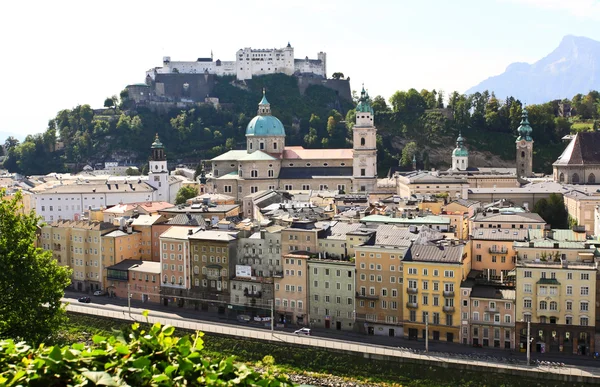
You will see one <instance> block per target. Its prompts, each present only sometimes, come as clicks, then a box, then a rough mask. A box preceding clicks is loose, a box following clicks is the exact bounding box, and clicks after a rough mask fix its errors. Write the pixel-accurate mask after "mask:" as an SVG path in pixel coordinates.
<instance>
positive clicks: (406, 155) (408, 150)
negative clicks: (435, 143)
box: [400, 141, 417, 167]
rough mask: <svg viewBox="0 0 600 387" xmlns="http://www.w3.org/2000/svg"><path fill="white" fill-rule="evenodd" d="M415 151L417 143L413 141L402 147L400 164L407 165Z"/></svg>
mask: <svg viewBox="0 0 600 387" xmlns="http://www.w3.org/2000/svg"><path fill="white" fill-rule="evenodd" d="M416 153H417V143H416V142H414V141H411V142H409V143H408V144H406V145H405V146H404V148H402V158H401V159H400V164H402V165H403V166H405V167H407V166H409V165H411V164H412V160H413V156H415V155H416Z"/></svg>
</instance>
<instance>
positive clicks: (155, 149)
mask: <svg viewBox="0 0 600 387" xmlns="http://www.w3.org/2000/svg"><path fill="white" fill-rule="evenodd" d="M151 149H152V160H153V161H165V160H166V156H165V146H164V145H163V144H162V142H160V139H159V138H158V133H156V137H155V138H154V142H153V143H152V146H151Z"/></svg>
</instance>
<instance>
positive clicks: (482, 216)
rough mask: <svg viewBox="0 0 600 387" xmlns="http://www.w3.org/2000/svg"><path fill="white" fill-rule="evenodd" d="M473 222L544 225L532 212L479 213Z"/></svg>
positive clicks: (539, 217) (543, 221) (542, 220)
mask: <svg viewBox="0 0 600 387" xmlns="http://www.w3.org/2000/svg"><path fill="white" fill-rule="evenodd" d="M473 221H474V222H501V223H502V222H505V223H511V222H512V223H544V224H545V223H546V221H545V220H544V219H542V217H541V216H539V215H538V214H536V213H534V212H519V213H512V212H498V213H490V212H480V213H478V214H477V215H475V216H474V217H473Z"/></svg>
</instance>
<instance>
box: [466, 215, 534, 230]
mask: <svg viewBox="0 0 600 387" xmlns="http://www.w3.org/2000/svg"><path fill="white" fill-rule="evenodd" d="M545 225H546V221H544V219H542V217H541V216H539V215H538V214H536V213H532V212H514V211H501V210H495V211H492V212H488V211H484V212H480V213H478V214H477V215H475V216H474V217H472V218H471V219H470V220H469V232H470V233H471V234H472V233H473V230H474V229H476V228H510V229H514V228H517V229H521V228H523V229H532V230H536V229H537V230H543V229H544V226H545Z"/></svg>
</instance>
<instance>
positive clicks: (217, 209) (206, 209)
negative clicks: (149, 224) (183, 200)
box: [160, 204, 240, 214]
mask: <svg viewBox="0 0 600 387" xmlns="http://www.w3.org/2000/svg"><path fill="white" fill-rule="evenodd" d="M194 206H195V205H194V204H192V205H180V206H172V207H170V208H165V209H164V210H161V211H160V212H161V213H167V214H177V213H179V214H185V213H187V212H190V213H192V214H193V213H206V214H210V213H221V212H229V211H231V210H234V209H236V208H239V206H240V205H239V204H217V205H212V204H209V205H208V206H202V205H199V207H198V208H196V207H194Z"/></svg>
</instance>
